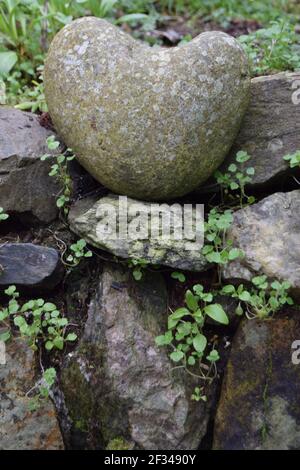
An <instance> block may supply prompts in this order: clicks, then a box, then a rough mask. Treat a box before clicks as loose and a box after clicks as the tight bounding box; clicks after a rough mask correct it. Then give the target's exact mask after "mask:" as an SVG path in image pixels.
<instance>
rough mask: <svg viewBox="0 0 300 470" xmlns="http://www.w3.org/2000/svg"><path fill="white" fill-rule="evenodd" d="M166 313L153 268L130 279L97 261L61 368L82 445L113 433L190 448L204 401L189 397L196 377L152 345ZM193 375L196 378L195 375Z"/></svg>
mask: <svg viewBox="0 0 300 470" xmlns="http://www.w3.org/2000/svg"><path fill="white" fill-rule="evenodd" d="M166 319H167V292H166V288H165V285H164V282H163V280H162V278H161V277H160V275H159V274H158V273H151V274H147V275H146V277H145V278H144V279H143V280H142V281H140V282H139V283H136V282H134V281H133V280H132V276H131V274H130V272H128V271H127V272H126V271H123V270H122V269H121V268H120V267H118V266H116V267H111V266H109V265H105V266H104V270H103V273H102V276H101V279H100V283H99V287H98V289H97V293H96V296H95V297H94V299H93V300H92V302H91V305H90V309H89V313H88V320H87V323H86V325H85V330H84V333H83V337H82V338H81V341H80V343H79V345H78V347H77V349H76V350H75V352H73V353H70V354H69V356H68V359H67V363H66V365H65V367H64V368H63V371H62V377H61V380H62V390H63V392H64V396H65V403H66V406H67V408H68V410H69V415H70V417H71V419H72V421H73V427H74V430H73V434H74V436H75V431H76V429H77V431H78V433H81V439H82V440H83V437H82V436H85V442H84V443H83V444H82V445H83V447H85V448H93V449H95V448H101V447H105V446H106V445H107V444H108V442H110V441H112V440H114V439H116V438H118V439H122V440H124V441H126V442H127V443H128V445H129V447H130V446H132V445H133V446H134V447H135V448H140V449H148V450H150V449H157V450H160V449H164V450H167V449H196V448H197V447H198V445H199V444H200V442H201V439H202V438H203V436H204V435H205V433H206V429H207V423H208V419H209V413H210V409H211V406H212V399H213V398H212V397H213V395H214V393H215V387H214V385H213V386H211V387H209V389H208V401H207V403H204V402H199V403H196V402H194V401H192V400H191V399H190V397H191V392H192V390H193V388H194V386H195V384H196V383H197V382H194V379H193V378H192V377H191V376H188V375H187V374H185V373H184V372H183V371H182V370H181V369H179V370H177V371H174V370H173V371H172V370H171V369H172V367H173V365H172V364H171V363H170V360H169V358H168V355H167V351H166V349H165V348H158V347H157V346H156V345H155V337H156V336H157V335H159V334H161V333H162V331H163V330H164V328H165V324H166ZM196 380H197V379H196Z"/></svg>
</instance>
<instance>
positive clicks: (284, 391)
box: [214, 311, 300, 450]
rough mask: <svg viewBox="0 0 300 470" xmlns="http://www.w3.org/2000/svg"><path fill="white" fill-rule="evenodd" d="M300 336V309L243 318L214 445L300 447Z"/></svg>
mask: <svg viewBox="0 0 300 470" xmlns="http://www.w3.org/2000/svg"><path fill="white" fill-rule="evenodd" d="M299 338H300V321H299V313H298V312H297V311H295V312H294V315H290V316H289V317H287V316H285V315H284V314H283V313H281V314H280V315H278V317H277V318H276V319H272V320H271V321H264V322H259V321H256V320H252V321H249V320H244V321H243V322H242V324H241V325H240V328H239V330H238V332H237V334H236V336H235V338H234V341H233V345H232V350H231V353H230V357H229V362H228V364H227V369H226V373H225V378H224V383H223V386H222V393H221V398H220V402H219V405H218V410H217V415H216V420H215V425H214V449H222V450H289V449H290V450H291V449H294V450H295V449H297V450H298V449H299V448H300V402H299V394H300V366H299V344H298V345H295V344H294V341H295V340H298V339H299ZM295 346H296V348H298V352H297V350H296V348H295ZM294 356H295V357H294Z"/></svg>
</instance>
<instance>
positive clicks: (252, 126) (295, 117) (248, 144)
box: [199, 72, 300, 192]
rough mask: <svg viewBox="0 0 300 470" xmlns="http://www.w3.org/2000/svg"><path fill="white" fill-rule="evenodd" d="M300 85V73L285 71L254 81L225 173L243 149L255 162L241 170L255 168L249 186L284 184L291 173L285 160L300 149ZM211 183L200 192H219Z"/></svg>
mask: <svg viewBox="0 0 300 470" xmlns="http://www.w3.org/2000/svg"><path fill="white" fill-rule="evenodd" d="M299 83H300V75H299V72H294V73H289V72H281V73H278V74H275V75H269V76H265V77H256V78H253V79H252V80H251V98H250V104H249V107H248V109H247V111H246V114H245V117H244V119H243V123H242V125H241V129H240V131H239V134H238V136H237V139H236V140H235V142H234V145H233V147H232V149H231V151H230V153H229V155H228V157H227V158H226V159H225V161H224V163H223V164H222V165H221V168H220V170H221V171H222V172H223V173H224V172H226V170H227V168H228V166H229V165H230V164H231V163H235V157H236V154H237V152H238V151H240V150H245V151H247V152H248V154H249V155H251V160H249V161H248V162H246V163H244V164H241V165H240V168H241V169H244V168H247V167H249V166H251V167H253V168H254V169H255V174H254V176H253V177H252V181H251V185H249V186H252V187H257V186H258V187H260V186H262V185H266V184H269V183H270V184H271V183H272V182H273V181H275V182H276V181H279V180H280V181H282V176H284V175H289V174H290V173H291V171H290V168H289V164H288V162H286V161H284V160H283V157H284V156H285V155H287V154H292V153H294V152H296V151H297V150H299V149H300V100H299V91H297V87H298V89H299ZM280 178H281V179H280ZM210 183H211V184H210V185H209V184H208V185H206V186H203V187H201V188H199V191H201V192H205V191H208V190H216V189H217V185H216V182H215V180H213V179H211V180H210Z"/></svg>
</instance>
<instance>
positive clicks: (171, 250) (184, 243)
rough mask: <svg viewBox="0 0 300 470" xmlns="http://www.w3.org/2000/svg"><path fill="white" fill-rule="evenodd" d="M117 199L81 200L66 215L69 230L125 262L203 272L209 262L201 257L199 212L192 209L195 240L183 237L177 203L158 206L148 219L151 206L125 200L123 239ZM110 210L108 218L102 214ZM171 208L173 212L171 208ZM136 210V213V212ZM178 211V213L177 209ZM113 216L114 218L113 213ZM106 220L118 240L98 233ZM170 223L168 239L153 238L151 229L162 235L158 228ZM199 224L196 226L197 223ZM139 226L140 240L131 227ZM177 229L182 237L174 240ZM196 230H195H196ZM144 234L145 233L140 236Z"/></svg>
mask: <svg viewBox="0 0 300 470" xmlns="http://www.w3.org/2000/svg"><path fill="white" fill-rule="evenodd" d="M119 204H120V199H119V198H118V197H117V196H115V195H108V196H105V197H102V198H100V199H98V200H94V199H89V198H87V199H82V200H81V201H78V202H77V203H76V204H74V206H73V207H72V208H71V211H70V214H69V224H70V228H71V230H72V231H73V232H74V233H76V234H77V235H78V236H79V237H81V238H84V239H85V240H86V241H87V242H88V243H90V244H91V245H92V246H94V247H96V248H101V249H103V250H105V251H108V252H110V253H113V254H114V255H116V256H120V257H121V258H125V259H128V258H130V259H144V260H146V261H148V262H149V263H150V264H158V265H164V266H169V267H172V268H176V269H183V270H188V271H205V270H206V269H207V268H208V267H209V263H208V262H207V261H206V259H205V258H204V256H203V255H202V254H201V248H202V241H203V231H201V221H203V214H202V212H201V213H200V212H199V213H198V214H199V218H197V217H198V216H196V207H195V206H194V207H193V211H194V212H193V218H192V222H193V225H192V232H191V234H192V235H193V234H195V239H194V240H189V239H188V238H186V237H185V233H187V232H185V233H183V230H182V221H183V217H182V213H183V206H182V205H179V204H176V205H174V206H172V205H169V204H157V206H156V207H159V208H160V209H161V212H160V213H159V215H158V216H157V217H156V218H154V217H152V218H151V219H150V216H151V207H154V206H152V205H151V204H150V203H147V202H142V201H137V200H134V199H130V198H126V206H127V214H128V219H127V221H128V224H127V226H126V230H127V234H128V236H126V238H122V237H121V236H120V232H121V224H122V222H121V217H122V213H121V211H120V210H119V207H122V206H119ZM108 208H110V215H109V216H108V215H107V214H106V212H105V210H107V209H108ZM172 208H173V209H172ZM137 209H138V213H137ZM176 209H177V210H176ZM112 210H113V211H114V213H115V214H116V217H115V218H114V213H113V212H112ZM106 219H108V222H109V223H111V227H110V228H111V229H113V228H114V224H115V222H116V224H115V227H116V233H117V235H118V236H117V237H115V236H114V234H113V236H106V235H104V234H103V232H102V231H100V230H99V224H100V223H101V224H103V226H104V222H105V221H106ZM165 220H166V221H168V220H170V222H171V223H170V234H171V237H166V238H164V237H162V236H159V237H157V236H156V233H155V231H152V228H153V227H158V229H159V228H160V229H159V230H158V232H159V233H160V234H161V227H162V226H163V224H164V223H165V222H164V221H165ZM197 221H198V223H197V224H196V222H197ZM131 226H133V228H136V227H137V228H138V227H140V229H141V233H140V234H139V235H138V236H139V239H134V238H133V237H132V236H131V232H130V227H131ZM177 227H178V228H179V231H180V233H181V234H182V238H181V239H179V238H177V235H176V233H177V232H176V230H177ZM196 227H197V230H196ZM144 231H145V234H143V233H144Z"/></svg>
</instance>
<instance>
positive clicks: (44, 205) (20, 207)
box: [0, 106, 60, 223]
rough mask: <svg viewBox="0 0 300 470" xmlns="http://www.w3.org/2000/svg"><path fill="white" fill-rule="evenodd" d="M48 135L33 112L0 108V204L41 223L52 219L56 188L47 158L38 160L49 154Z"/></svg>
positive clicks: (57, 191)
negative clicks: (43, 160) (50, 174)
mask: <svg viewBox="0 0 300 470" xmlns="http://www.w3.org/2000/svg"><path fill="white" fill-rule="evenodd" d="M51 134H53V132H51V131H49V130H46V129H45V128H44V127H41V126H40V124H39V121H38V117H37V116H36V115H34V114H31V113H25V112H23V111H19V110H17V109H13V108H8V107H5V106H1V107H0V207H3V208H4V209H5V211H6V212H13V213H14V214H17V215H19V216H22V217H24V218H25V217H26V220H28V218H30V219H31V220H32V219H33V220H34V221H36V220H37V221H39V222H44V223H47V222H50V221H52V220H53V219H55V217H56V215H57V207H56V196H57V194H58V193H59V191H60V187H59V185H58V184H57V182H56V181H55V178H51V177H50V176H49V171H50V165H51V162H50V160H49V161H45V162H42V161H41V160H40V157H41V156H42V155H44V154H45V153H49V150H48V149H47V144H46V139H47V137H49V135H51Z"/></svg>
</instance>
